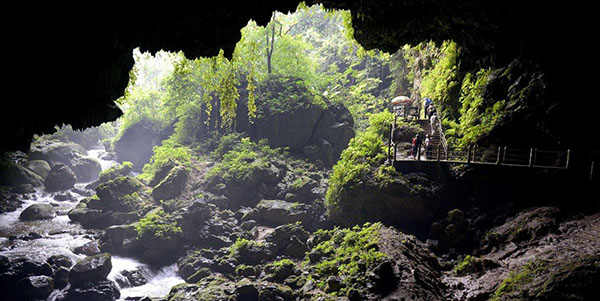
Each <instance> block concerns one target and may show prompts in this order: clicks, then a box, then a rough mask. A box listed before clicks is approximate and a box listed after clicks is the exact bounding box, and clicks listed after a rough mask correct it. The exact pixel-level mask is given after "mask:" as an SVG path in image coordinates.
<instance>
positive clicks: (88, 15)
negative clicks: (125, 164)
mask: <svg viewBox="0 0 600 301" xmlns="http://www.w3.org/2000/svg"><path fill="white" fill-rule="evenodd" d="M298 2H299V1H282V0H279V1H276V0H268V1H249V0H242V1H232V0H224V1H223V0H222V1H216V2H214V3H212V4H210V5H208V4H205V3H203V2H201V1H194V2H192V1H165V2H163V3H160V4H158V3H156V4H153V3H150V2H146V1H129V2H125V3H123V1H103V2H101V3H100V2H98V3H96V2H90V1H66V2H62V3H56V2H52V3H50V2H49V1H46V2H40V3H24V4H17V5H16V7H13V8H11V10H10V11H7V13H8V14H9V15H10V18H5V19H3V21H2V23H3V24H2V25H3V28H4V29H5V32H6V35H5V37H4V39H3V40H4V47H3V49H4V53H5V55H4V57H5V64H4V65H5V66H7V67H8V68H4V70H5V74H6V75H8V81H5V85H4V86H5V87H6V88H7V89H6V93H5V94H4V100H3V102H2V104H3V105H2V106H3V108H2V110H1V113H0V126H2V128H3V131H2V134H1V137H0V141H1V144H0V151H7V150H27V149H28V147H29V144H30V141H31V138H32V137H33V135H34V134H42V133H50V132H52V131H53V128H54V126H55V125H61V124H71V125H72V126H73V127H74V128H76V129H82V128H86V127H90V126H95V125H99V124H101V123H102V122H105V121H111V120H115V119H116V118H118V117H119V116H120V114H121V112H120V110H119V109H118V108H117V107H116V106H115V104H114V100H116V99H117V98H118V97H120V96H121V95H123V92H124V89H125V87H126V85H127V82H128V79H129V74H128V73H129V71H130V70H131V68H132V66H133V58H132V50H133V49H134V48H136V47H140V48H141V49H142V50H143V51H145V50H147V51H152V52H154V51H157V50H160V49H164V50H171V51H179V50H183V51H184V53H185V54H186V56H188V57H198V56H212V55H215V54H217V53H218V51H219V49H224V50H225V52H226V54H231V52H232V51H233V48H234V46H235V43H236V42H237V41H238V40H239V38H240V29H241V28H242V27H243V26H245V25H246V23H247V22H248V20H249V19H254V20H256V21H257V22H258V23H259V24H266V23H267V22H268V20H269V18H270V16H271V12H272V11H274V10H279V11H283V12H287V11H294V10H295V8H296V7H297V5H298ZM311 3H323V4H324V5H325V6H326V7H328V8H341V9H350V10H351V12H352V16H353V27H354V30H355V38H356V39H357V41H358V42H359V43H361V44H362V45H363V46H364V47H365V48H368V49H370V48H379V49H382V50H385V51H388V52H394V51H396V50H397V49H398V48H399V47H401V46H402V45H404V44H407V43H409V44H416V43H419V42H421V41H425V40H435V41H442V40H445V39H454V40H456V41H457V42H458V43H459V44H460V45H461V46H462V47H463V48H464V53H463V57H462V60H463V66H462V67H463V68H465V67H466V68H476V67H481V66H496V65H502V64H506V63H508V62H509V61H511V60H513V59H515V58H517V57H520V58H524V59H528V60H534V61H536V62H537V63H539V64H540V66H541V67H540V68H542V70H544V71H545V72H547V73H548V74H549V78H550V79H551V82H552V81H554V82H555V83H556V84H555V86H556V87H558V88H557V89H556V91H557V92H556V93H558V94H557V95H560V96H558V97H563V94H561V93H564V94H565V95H566V94H567V93H569V91H573V90H577V91H579V90H580V89H567V88H565V86H566V87H570V85H573V84H577V83H579V82H580V81H581V80H585V79H587V77H585V78H582V76H581V74H582V72H585V71H586V70H589V69H588V67H585V68H583V67H582V66H581V65H582V64H581V62H580V63H579V64H577V63H575V64H574V63H573V60H574V59H573V57H581V56H587V55H589V52H590V51H591V50H590V49H591V47H590V48H586V47H580V48H575V47H574V46H572V45H581V44H583V43H590V40H589V39H590V37H593V36H594V35H593V34H590V33H589V31H590V30H593V28H595V27H593V26H591V25H590V23H593V22H594V21H593V20H594V19H593V18H588V14H591V12H592V10H590V9H586V8H585V7H579V6H578V5H576V4H577V2H570V3H568V4H567V3H554V4H547V3H546V2H541V1H528V2H526V1H500V0H494V1H477V0H463V1H453V0H423V1H416V0H401V1H381V0H373V1H336V0H332V1H309V3H308V4H311ZM549 5H551V6H549ZM567 5H568V6H567ZM586 39H587V40H586ZM582 46H583V45H582ZM562 57H569V59H568V60H560V58H562ZM588 63H589V64H596V63H594V62H588ZM568 74H570V75H575V74H577V75H579V77H576V78H573V76H567V75H568ZM552 79H553V80H552ZM576 80H577V81H576ZM574 97H575V96H574Z"/></svg>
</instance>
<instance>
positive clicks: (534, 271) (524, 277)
mask: <svg viewBox="0 0 600 301" xmlns="http://www.w3.org/2000/svg"><path fill="white" fill-rule="evenodd" d="M547 271H548V268H547V263H546V262H544V261H541V260H534V261H530V262H528V263H527V264H525V265H524V266H523V267H522V268H521V271H520V272H518V273H515V272H510V273H509V274H508V277H506V279H504V280H502V283H500V286H498V288H497V289H496V291H495V292H494V294H493V295H492V297H491V299H490V300H491V301H499V300H504V299H506V298H508V299H513V297H512V296H510V294H511V293H516V292H518V291H519V290H521V289H522V288H524V287H526V286H527V285H528V284H529V283H531V282H532V281H533V280H534V278H535V277H536V276H538V275H542V274H544V273H546V272H547ZM505 297H506V298H505Z"/></svg>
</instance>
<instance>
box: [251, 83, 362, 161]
mask: <svg viewBox="0 0 600 301" xmlns="http://www.w3.org/2000/svg"><path fill="white" fill-rule="evenodd" d="M257 95H258V97H257V102H256V103H257V107H258V116H257V119H256V121H255V122H254V124H253V125H251V126H249V130H247V131H248V132H249V133H251V137H253V138H255V139H256V140H258V139H264V138H266V139H267V140H268V141H269V145H271V146H272V147H288V148H289V149H290V151H291V152H294V153H298V154H303V155H305V156H306V157H307V158H309V159H310V160H311V161H313V162H320V164H322V165H323V166H332V165H333V164H334V163H335V162H336V161H337V159H338V158H339V155H340V154H341V152H342V150H343V149H344V148H346V146H347V145H348V141H350V139H351V138H352V137H353V136H354V130H353V125H354V120H353V119H352V115H351V114H350V112H349V111H348V109H346V108H345V107H344V106H343V105H341V104H337V105H328V104H327V103H325V101H324V100H323V99H322V97H321V96H320V95H317V94H315V93H312V92H311V91H310V90H309V89H308V88H307V86H306V85H305V84H304V82H303V81H301V80H299V79H297V78H290V77H276V76H271V77H270V78H268V79H267V80H266V81H264V82H263V83H262V84H261V85H260V86H259V87H258V91H257Z"/></svg>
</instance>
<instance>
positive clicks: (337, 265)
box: [303, 223, 387, 294]
mask: <svg viewBox="0 0 600 301" xmlns="http://www.w3.org/2000/svg"><path fill="white" fill-rule="evenodd" d="M381 227H382V225H381V224H380V223H375V224H370V223H366V224H365V225H363V226H362V227H360V226H354V227H353V228H352V229H339V228H337V227H336V228H335V229H333V230H329V231H327V230H323V231H326V232H328V233H327V234H321V235H326V236H328V237H329V239H327V240H324V241H322V242H321V243H319V244H318V245H316V246H315V247H314V248H313V249H312V250H311V253H312V254H315V253H317V254H320V255H322V257H321V259H320V260H319V261H318V262H311V259H310V255H307V256H306V258H305V260H304V263H303V264H304V265H305V266H310V265H312V264H314V265H315V266H314V273H311V276H312V277H313V278H314V279H315V280H316V281H317V286H318V287H320V288H324V287H325V285H326V280H327V277H328V276H332V275H339V276H341V278H342V279H343V282H344V283H345V284H346V287H345V288H343V289H342V292H341V293H342V294H344V293H345V290H347V289H349V288H351V287H353V286H361V285H362V286H364V285H365V284H366V282H367V277H368V276H367V274H368V271H370V270H372V269H373V268H375V267H376V266H378V265H379V264H380V263H381V262H383V261H384V260H385V259H386V258H387V256H386V255H385V254H384V253H382V252H380V251H379V247H378V245H377V244H378V243H379V230H380V229H381Z"/></svg>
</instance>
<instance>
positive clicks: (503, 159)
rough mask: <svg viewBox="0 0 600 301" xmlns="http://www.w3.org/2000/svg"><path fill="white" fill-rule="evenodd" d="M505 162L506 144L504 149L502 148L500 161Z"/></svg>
mask: <svg viewBox="0 0 600 301" xmlns="http://www.w3.org/2000/svg"><path fill="white" fill-rule="evenodd" d="M504 162H506V145H505V146H504V149H503V150H502V162H500V163H504Z"/></svg>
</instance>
